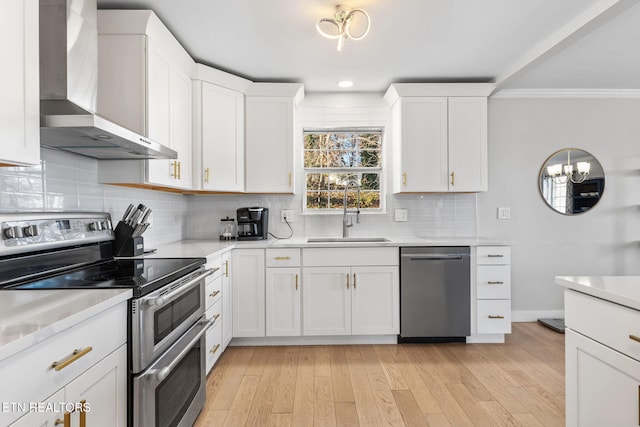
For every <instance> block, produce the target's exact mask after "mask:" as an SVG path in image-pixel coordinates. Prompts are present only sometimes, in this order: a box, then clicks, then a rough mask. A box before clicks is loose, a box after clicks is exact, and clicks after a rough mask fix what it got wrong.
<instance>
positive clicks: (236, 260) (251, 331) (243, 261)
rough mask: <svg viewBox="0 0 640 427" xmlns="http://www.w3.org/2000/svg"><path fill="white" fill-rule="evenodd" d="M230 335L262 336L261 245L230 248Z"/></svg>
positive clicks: (263, 263) (263, 321)
mask: <svg viewBox="0 0 640 427" xmlns="http://www.w3.org/2000/svg"><path fill="white" fill-rule="evenodd" d="M231 277H232V279H233V280H232V288H233V320H232V322H233V336H234V337H264V336H265V288H264V287H265V262H264V249H234V251H233V253H232V255H231Z"/></svg>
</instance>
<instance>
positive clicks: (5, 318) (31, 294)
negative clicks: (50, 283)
mask: <svg viewBox="0 0 640 427" xmlns="http://www.w3.org/2000/svg"><path fill="white" fill-rule="evenodd" d="M131 296H132V292H131V289H87V290H84V289H61V290H3V291H0V361H2V360H4V359H6V358H8V357H10V356H12V355H14V354H16V353H18V352H19V351H22V350H24V349H26V348H28V347H31V346H32V345H35V344H37V343H39V342H40V341H43V340H45V339H47V338H49V337H51V336H53V335H55V334H57V333H59V332H61V331H63V330H65V329H67V328H70V327H72V326H75V325H77V324H78V323H80V322H82V321H84V320H86V319H88V318H90V317H92V316H95V315H96V314H98V313H100V312H102V311H104V310H106V309H108V308H110V307H113V306H114V305H116V304H119V303H121V302H124V301H126V300H128V299H129V298H131Z"/></svg>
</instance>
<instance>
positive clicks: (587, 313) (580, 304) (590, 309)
mask: <svg viewBox="0 0 640 427" xmlns="http://www.w3.org/2000/svg"><path fill="white" fill-rule="evenodd" d="M564 315H565V325H566V327H568V328H571V329H573V330H574V331H576V332H580V333H581V334H583V335H586V336H588V337H589V338H591V339H593V340H595V341H598V342H600V343H601V344H604V345H606V346H608V347H611V348H613V349H614V350H618V351H619V352H621V353H623V354H626V355H627V356H629V357H632V358H634V359H636V360H640V342H637V341H635V339H634V338H638V339H640V311H638V310H634V309H632V308H629V307H625V306H622V305H618V304H615V303H612V302H609V301H605V300H602V299H599V298H594V297H591V296H588V295H585V294H582V293H580V292H576V291H573V290H565V292H564ZM632 337H633V338H632Z"/></svg>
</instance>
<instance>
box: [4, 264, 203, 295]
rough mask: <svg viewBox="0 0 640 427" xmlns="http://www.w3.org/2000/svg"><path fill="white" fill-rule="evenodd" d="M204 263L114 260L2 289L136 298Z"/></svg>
mask: <svg viewBox="0 0 640 427" xmlns="http://www.w3.org/2000/svg"><path fill="white" fill-rule="evenodd" d="M205 261H206V259H204V258H140V259H134V258H127V259H115V260H111V261H104V262H101V263H98V264H92V265H89V266H84V267H80V268H77V269H74V270H69V271H66V272H63V273H59V274H55V275H51V276H47V277H42V278H38V279H33V280H29V281H26V282H21V283H15V284H11V285H8V286H6V287H5V288H4V289H87V288H132V289H133V295H134V297H138V296H141V295H146V294H148V293H150V292H153V291H154V290H156V289H159V288H160V287H162V286H165V285H167V284H169V283H171V282H173V281H174V280H176V279H179V278H181V277H184V276H185V275H187V274H189V273H191V272H193V271H195V270H197V269H198V268H200V266H201V265H202V264H204V263H205Z"/></svg>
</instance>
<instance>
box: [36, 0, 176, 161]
mask: <svg viewBox="0 0 640 427" xmlns="http://www.w3.org/2000/svg"><path fill="white" fill-rule="evenodd" d="M122 66H123V67H126V64H122ZM97 93H98V29H97V3H96V0H40V144H41V145H42V146H44V147H49V148H55V149H58V150H64V151H70V152H72V153H76V154H81V155H84V156H89V157H94V158H96V159H106V160H122V159H175V158H177V157H178V153H176V152H175V151H174V150H172V149H170V148H168V147H164V146H162V145H160V144H158V143H157V142H154V141H151V140H150V139H149V138H146V137H144V136H141V135H139V134H137V133H135V132H133V131H131V130H129V129H126V128H124V127H122V126H119V125H117V124H115V123H112V122H110V121H109V120H107V119H105V118H103V117H100V116H98V115H96V114H95V112H96V104H97V99H96V98H97Z"/></svg>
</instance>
